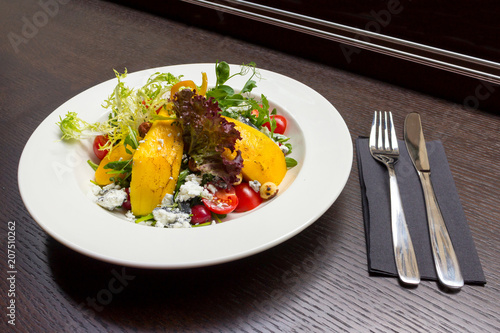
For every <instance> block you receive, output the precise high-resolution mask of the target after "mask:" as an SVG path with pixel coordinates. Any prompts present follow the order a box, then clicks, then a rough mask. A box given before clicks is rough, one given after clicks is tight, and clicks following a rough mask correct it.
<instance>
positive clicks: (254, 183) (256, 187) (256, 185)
mask: <svg viewBox="0 0 500 333" xmlns="http://www.w3.org/2000/svg"><path fill="white" fill-rule="evenodd" d="M248 185H250V187H251V188H252V190H254V191H255V192H259V191H260V186H261V184H260V182H259V181H258V180H252V181H251V182H248Z"/></svg>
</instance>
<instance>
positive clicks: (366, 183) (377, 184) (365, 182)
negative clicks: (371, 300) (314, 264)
mask: <svg viewBox="0 0 500 333" xmlns="http://www.w3.org/2000/svg"><path fill="white" fill-rule="evenodd" d="M398 142H399V149H400V160H399V162H398V163H397V164H396V167H395V169H396V175H397V177H398V184H399V191H400V193H401V199H402V201H403V209H404V212H405V217H406V223H407V225H408V229H409V231H410V236H411V239H412V241H413V247H414V248H415V252H416V256H417V262H418V267H419V270H420V275H421V278H422V279H426V280H437V276H436V270H435V268H434V261H433V258H432V253H431V243H430V239H429V229H428V226H427V217H426V212H425V202H424V195H423V192H422V187H421V185H420V179H419V177H418V174H417V171H416V170H415V168H414V166H413V163H412V161H411V159H410V156H409V155H408V151H407V150H406V145H405V143H404V141H398ZM426 145H427V152H428V154H429V163H430V165H431V179H432V183H433V186H434V191H435V193H436V197H437V201H438V203H439V207H440V208H441V212H442V214H443V218H444V220H445V224H446V227H447V229H448V233H449V234H450V238H451V241H452V243H453V247H454V248H455V252H456V255H457V257H458V261H459V264H460V268H461V271H462V275H463V278H464V281H465V283H468V284H485V283H486V279H485V277H484V273H483V269H482V267H481V262H480V261H479V257H478V255H477V252H476V248H475V246H474V241H473V239H472V236H471V233H470V230H469V225H468V223H467V219H466V218H465V214H464V211H463V208H462V205H461V204H460V199H459V197H458V192H457V189H456V187H455V182H454V181H453V177H452V175H451V171H450V167H449V165H448V160H447V159H446V154H445V152H444V148H443V145H442V143H441V142H440V141H431V142H427V143H426ZM356 147H357V158H358V166H359V180H360V185H361V196H362V203H363V217H364V223H365V236H366V247H367V257H368V271H369V272H370V273H372V274H382V275H388V276H397V270H396V264H395V261H394V254H393V249H392V236H391V229H390V220H391V213H390V198H389V175H388V173H387V168H386V167H385V165H383V164H382V163H380V162H378V161H376V160H375V159H374V158H373V157H372V156H371V155H370V151H369V148H368V139H367V138H358V139H357V140H356Z"/></svg>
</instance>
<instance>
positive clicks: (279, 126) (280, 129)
mask: <svg viewBox="0 0 500 333" xmlns="http://www.w3.org/2000/svg"><path fill="white" fill-rule="evenodd" d="M271 118H272V119H274V120H276V128H275V129H274V133H277V134H285V130H286V126H287V121H286V118H285V117H283V116H281V115H279V114H278V115H273V116H271ZM262 126H266V127H267V128H268V129H269V130H271V124H270V123H269V122H267V123H265V124H264V125H262Z"/></svg>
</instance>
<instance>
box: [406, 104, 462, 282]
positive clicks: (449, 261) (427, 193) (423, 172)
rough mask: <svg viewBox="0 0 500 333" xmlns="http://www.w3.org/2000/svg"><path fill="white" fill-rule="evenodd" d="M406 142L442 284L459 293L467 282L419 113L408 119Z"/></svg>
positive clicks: (409, 116) (407, 117) (410, 115)
mask: <svg viewBox="0 0 500 333" xmlns="http://www.w3.org/2000/svg"><path fill="white" fill-rule="evenodd" d="M404 139H405V143H406V148H407V149H408V153H409V154H410V157H411V160H412V161H413V165H414V166H415V169H417V173H418V176H419V177H420V183H421V184H422V189H423V192H424V198H425V207H426V211H427V222H428V225H429V235H430V240H431V245H432V254H433V257H434V264H435V266H436V272H437V276H438V279H439V282H440V283H441V284H442V285H444V286H446V287H448V288H450V289H460V288H461V287H462V286H463V285H464V280H463V278H462V273H461V272H460V266H459V264H458V260H457V256H456V254H455V250H454V249H453V244H452V243H451V239H450V236H449V235H448V230H447V229H446V225H445V223H444V219H443V215H442V214H441V210H440V209H439V204H438V202H437V199H436V195H435V194H434V189H433V188H432V183H431V167H430V165H429V157H428V156H427V149H426V147H425V139H424V133H423V132H422V124H421V122H420V115H419V114H418V113H415V112H413V113H410V114H409V115H408V116H406V119H405V130H404Z"/></svg>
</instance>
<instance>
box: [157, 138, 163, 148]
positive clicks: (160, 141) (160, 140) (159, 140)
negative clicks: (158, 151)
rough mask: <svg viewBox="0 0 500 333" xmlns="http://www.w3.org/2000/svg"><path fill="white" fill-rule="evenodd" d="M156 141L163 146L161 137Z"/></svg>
mask: <svg viewBox="0 0 500 333" xmlns="http://www.w3.org/2000/svg"><path fill="white" fill-rule="evenodd" d="M158 142H159V143H160V145H161V146H162V147H163V139H158Z"/></svg>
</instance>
